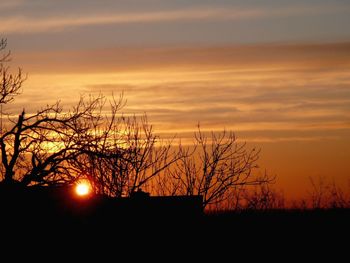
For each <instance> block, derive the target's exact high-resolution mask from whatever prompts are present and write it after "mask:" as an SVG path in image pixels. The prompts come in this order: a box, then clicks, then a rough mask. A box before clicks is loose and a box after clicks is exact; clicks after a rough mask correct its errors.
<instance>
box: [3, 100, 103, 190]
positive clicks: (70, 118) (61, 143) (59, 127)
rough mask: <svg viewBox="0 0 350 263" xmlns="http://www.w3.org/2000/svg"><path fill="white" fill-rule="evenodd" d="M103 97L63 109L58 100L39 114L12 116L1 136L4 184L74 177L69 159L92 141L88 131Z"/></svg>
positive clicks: (37, 182)
mask: <svg viewBox="0 0 350 263" xmlns="http://www.w3.org/2000/svg"><path fill="white" fill-rule="evenodd" d="M102 99H103V98H102V97H98V98H96V99H92V100H90V101H85V100H84V99H81V100H80V101H79V103H78V104H77V106H75V107H74V108H73V109H72V110H70V111H68V112H64V111H63V109H62V107H61V106H60V104H59V103H56V104H54V105H51V106H47V107H45V108H43V109H41V110H39V111H38V112H37V113H34V114H26V113H25V111H23V112H22V113H21V114H20V115H19V116H18V118H17V119H11V118H10V119H9V122H10V123H11V126H10V128H8V129H4V132H3V133H2V134H1V136H0V147H1V177H2V180H3V183H5V184H16V183H20V184H22V185H25V186H26V185H33V184H41V185H45V184H55V183H63V182H66V181H69V180H71V176H73V174H72V173H71V171H72V170H71V169H70V167H69V166H67V164H68V161H69V160H71V159H74V158H77V156H78V155H79V154H82V152H84V151H85V149H86V148H87V147H88V144H89V140H88V137H89V132H88V131H89V130H90V129H91V125H92V124H93V120H95V119H98V118H99V115H98V114H97V116H95V111H96V109H98V108H99V105H100V103H101V100H102Z"/></svg>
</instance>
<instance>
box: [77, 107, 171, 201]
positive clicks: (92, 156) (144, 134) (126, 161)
mask: <svg viewBox="0 0 350 263" xmlns="http://www.w3.org/2000/svg"><path fill="white" fill-rule="evenodd" d="M118 105H120V103H119V102H117V103H115V101H114V102H113V103H112V104H111V111H110V114H109V115H108V116H105V117H104V121H103V122H102V124H103V125H101V126H100V127H97V126H96V127H95V132H94V133H95V134H103V138H102V140H101V138H98V140H100V142H99V143H94V144H92V145H98V147H95V148H94V149H90V150H89V151H86V152H85V153H84V154H82V155H80V156H79V157H78V158H76V159H74V160H72V162H71V165H72V166H73V167H75V169H77V170H78V171H79V173H80V174H84V175H85V176H86V177H87V178H89V180H90V182H92V184H93V188H94V190H95V192H97V193H100V194H107V195H109V196H114V197H121V196H130V195H131V194H132V193H134V192H136V191H138V190H141V189H145V188H148V187H149V185H148V183H149V182H150V181H152V180H153V179H154V178H156V177H158V176H160V175H161V173H163V172H164V170H165V169H166V168H167V167H169V166H170V165H171V164H172V163H174V162H175V161H176V160H177V155H176V153H175V152H173V151H171V143H164V142H162V141H161V140H160V138H159V137H158V136H156V135H155V134H154V133H153V129H152V126H151V125H149V124H148V121H147V118H146V116H143V117H141V118H137V117H136V116H129V117H126V116H123V115H121V116H117V112H118V110H119V108H118ZM94 140H95V141H97V140H96V139H94ZM148 190H150V191H151V189H148Z"/></svg>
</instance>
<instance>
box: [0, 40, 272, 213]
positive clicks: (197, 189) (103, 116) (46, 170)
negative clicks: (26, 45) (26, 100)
mask: <svg viewBox="0 0 350 263" xmlns="http://www.w3.org/2000/svg"><path fill="white" fill-rule="evenodd" d="M5 47H6V41H5V40H2V41H1V42H0V50H2V51H4V50H5ZM9 55H10V54H9V53H8V52H7V53H6V52H5V54H4V55H3V56H2V57H1V62H2V64H3V63H6V62H7V61H9ZM1 73H2V80H1V98H0V104H1V105H2V104H5V103H9V102H11V101H12V100H13V98H14V97H15V96H16V95H18V94H19V93H20V91H21V87H22V84H23V81H24V80H25V78H24V77H23V76H22V72H21V70H20V69H19V70H18V72H17V73H16V74H12V73H10V72H9V68H8V67H5V66H1ZM124 105H125V100H124V98H123V95H122V94H121V95H120V97H119V99H116V98H114V97H113V99H112V100H110V101H109V106H110V108H109V109H108V110H106V106H107V100H106V98H105V97H104V96H103V95H101V94H100V95H98V96H97V97H95V98H94V97H91V96H90V97H89V98H88V99H87V98H84V97H82V98H80V100H79V102H78V103H77V104H76V105H75V106H74V107H72V108H71V109H69V110H68V111H67V110H66V111H65V110H64V109H63V107H62V106H61V104H60V103H59V102H57V103H55V104H53V105H48V106H46V107H44V108H42V109H40V110H38V111H37V112H36V113H26V112H25V110H23V111H22V112H21V113H20V114H19V115H18V117H11V115H8V120H7V123H6V127H4V128H3V129H2V132H1V136H0V153H1V163H0V171H1V175H0V179H1V180H2V184H7V185H22V186H32V185H52V184H64V183H72V182H74V181H75V180H77V179H78V178H80V177H84V178H87V179H89V181H90V182H91V184H92V186H93V189H94V191H95V192H96V193H99V194H105V195H108V196H112V197H123V196H130V195H131V194H132V193H134V192H137V191H139V190H141V189H147V190H148V191H150V192H151V193H155V192H157V193H159V194H161V195H187V196H194V195H199V196H203V207H204V208H205V207H208V206H210V205H213V204H218V203H220V202H222V201H224V200H226V199H227V198H228V197H229V196H230V193H232V191H235V190H237V188H242V187H245V186H248V185H257V184H262V183H268V182H270V180H271V178H269V177H268V176H267V175H264V176H263V177H257V176H255V175H254V173H253V171H254V170H255V168H257V165H256V162H257V160H258V157H259V151H257V150H255V149H252V150H248V149H247V147H246V144H240V143H237V141H236V137H235V135H234V133H233V132H226V131H224V132H222V133H212V134H211V136H207V135H205V133H203V132H202V131H201V130H200V128H199V129H198V132H197V133H195V144H194V146H192V147H190V148H188V147H183V146H181V145H180V146H179V148H178V149H176V148H175V147H173V146H172V144H171V142H164V141H162V140H161V139H160V138H159V137H158V136H156V135H155V134H154V132H153V128H152V126H151V125H149V123H148V121H147V118H146V116H143V117H140V118H139V117H136V116H125V115H123V114H120V110H121V109H122V108H123V107H124Z"/></svg>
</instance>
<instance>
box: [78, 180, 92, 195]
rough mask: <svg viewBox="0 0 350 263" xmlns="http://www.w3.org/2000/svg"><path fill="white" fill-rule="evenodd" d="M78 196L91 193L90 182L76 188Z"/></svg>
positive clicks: (82, 183)
mask: <svg viewBox="0 0 350 263" xmlns="http://www.w3.org/2000/svg"><path fill="white" fill-rule="evenodd" d="M75 192H76V193H77V195H80V196H84V195H87V194H89V193H90V184H89V183H88V182H80V183H78V184H77V186H76V187H75Z"/></svg>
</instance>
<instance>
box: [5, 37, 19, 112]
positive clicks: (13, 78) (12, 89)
mask: <svg viewBox="0 0 350 263" xmlns="http://www.w3.org/2000/svg"><path fill="white" fill-rule="evenodd" d="M6 46H7V41H6V39H1V40H0V52H1V51H4V54H2V55H0V105H3V104H6V103H9V102H11V101H12V100H13V99H14V97H15V96H16V95H18V94H20V93H21V86H22V83H23V81H24V80H25V77H24V76H23V75H22V70H21V69H20V68H19V69H18V72H17V73H16V74H14V73H10V71H9V67H8V66H6V65H5V63H7V62H9V61H10V52H9V51H8V52H6V51H5V49H6Z"/></svg>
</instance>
